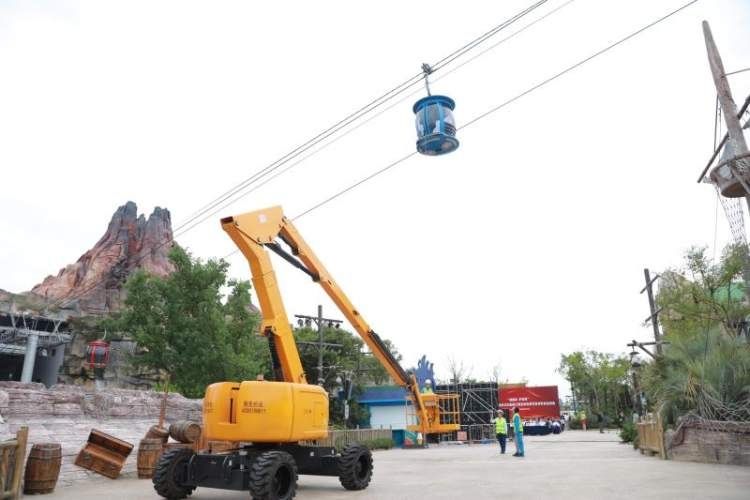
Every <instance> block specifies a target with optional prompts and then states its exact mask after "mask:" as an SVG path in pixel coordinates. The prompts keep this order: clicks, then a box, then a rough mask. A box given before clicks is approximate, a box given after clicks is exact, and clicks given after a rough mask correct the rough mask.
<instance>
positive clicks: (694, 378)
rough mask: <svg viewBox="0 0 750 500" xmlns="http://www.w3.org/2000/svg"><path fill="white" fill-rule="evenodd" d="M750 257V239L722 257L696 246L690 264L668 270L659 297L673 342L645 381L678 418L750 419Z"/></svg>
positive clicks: (667, 412) (650, 393)
mask: <svg viewBox="0 0 750 500" xmlns="http://www.w3.org/2000/svg"><path fill="white" fill-rule="evenodd" d="M747 262H748V261H747V251H746V248H745V247H744V246H740V245H734V246H729V247H727V248H726V249H725V250H724V252H723V254H722V256H721V258H720V259H719V261H718V262H713V261H712V260H711V259H709V258H708V257H707V256H706V251H705V249H703V248H692V249H690V250H689V251H688V252H687V254H686V256H685V266H684V268H683V269H681V270H671V271H668V272H666V273H663V274H662V280H661V283H660V289H659V294H658V297H657V302H658V304H659V306H660V307H661V309H662V313H661V314H660V318H661V324H662V327H663V329H664V333H665V339H666V340H667V341H668V344H667V345H665V346H664V348H663V356H660V357H658V358H657V359H656V360H655V361H653V362H651V363H648V364H647V365H646V366H645V367H644V369H643V377H642V381H643V386H644V388H645V390H646V393H647V395H648V397H649V400H650V401H654V402H657V403H658V407H660V408H663V410H664V415H665V417H666V420H667V421H668V422H670V423H673V422H675V421H676V419H677V417H679V416H680V415H684V414H686V413H693V414H697V415H699V416H702V417H704V418H707V419H711V420H748V419H750V346H748V342H747V332H746V329H747V319H748V317H749V316H750V305H749V303H748V300H747V298H746V296H745V293H746V288H745V282H744V279H743V274H745V272H746V269H747Z"/></svg>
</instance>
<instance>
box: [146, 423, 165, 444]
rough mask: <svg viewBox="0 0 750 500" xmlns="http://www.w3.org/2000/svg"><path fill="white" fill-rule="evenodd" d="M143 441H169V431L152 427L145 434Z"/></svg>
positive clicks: (155, 426)
mask: <svg viewBox="0 0 750 500" xmlns="http://www.w3.org/2000/svg"><path fill="white" fill-rule="evenodd" d="M145 439H161V442H162V443H166V442H167V441H169V431H168V430H167V429H165V428H164V427H159V426H158V425H152V426H151V428H149V430H148V432H147V433H146V437H145Z"/></svg>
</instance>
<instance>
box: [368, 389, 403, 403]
mask: <svg viewBox="0 0 750 500" xmlns="http://www.w3.org/2000/svg"><path fill="white" fill-rule="evenodd" d="M357 402H358V403H360V404H366V405H392V404H405V403H406V389H404V388H403V387H399V386H397V385H375V386H370V387H365V389H364V391H362V395H361V396H360V397H359V398H358V399H357Z"/></svg>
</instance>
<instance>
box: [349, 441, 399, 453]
mask: <svg viewBox="0 0 750 500" xmlns="http://www.w3.org/2000/svg"><path fill="white" fill-rule="evenodd" d="M344 443H345V441H344V438H339V439H337V440H336V442H335V443H334V447H335V448H336V451H338V452H339V453H340V452H341V451H342V450H343V449H344V448H346V444H344ZM359 444H361V445H362V446H366V447H367V448H368V449H370V450H390V449H391V448H393V439H391V438H377V439H367V440H364V441H359Z"/></svg>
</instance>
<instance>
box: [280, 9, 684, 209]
mask: <svg viewBox="0 0 750 500" xmlns="http://www.w3.org/2000/svg"><path fill="white" fill-rule="evenodd" d="M696 2H698V0H691V1H690V2H688V3H686V4H684V5H682V6H681V7H679V8H677V9H675V10H673V11H672V12H670V13H668V14H666V15H664V16H662V17H660V18H659V19H657V20H655V21H653V22H651V23H649V24H647V25H646V26H644V27H642V28H640V29H638V30H636V31H634V32H633V33H631V34H629V35H627V36H626V37H624V38H621V39H620V40H618V41H616V42H614V43H612V44H610V45H608V46H607V47H605V48H603V49H601V50H599V51H597V52H594V53H593V54H592V55H590V56H588V57H586V58H584V59H582V60H580V61H579V62H577V63H575V64H573V65H572V66H568V67H567V68H565V69H564V70H562V71H560V72H559V73H556V74H555V75H553V76H551V77H549V78H547V79H545V80H542V81H541V82H539V83H537V84H536V85H534V86H532V87H530V88H529V89H527V90H525V91H523V92H521V93H520V94H518V95H516V96H514V97H512V98H510V99H508V100H507V101H505V102H503V103H501V104H498V105H497V106H494V107H492V108H490V109H489V110H487V111H485V112H484V113H481V114H480V115H478V116H476V117H474V118H472V119H471V120H469V121H468V122H467V123H466V124H464V125H463V126H461V127H458V129H457V130H462V129H465V128H467V127H470V126H471V125H473V124H475V123H477V122H478V121H480V120H481V119H483V118H485V117H487V116H489V115H491V114H492V113H495V112H497V111H499V110H500V109H502V108H504V107H506V106H508V105H509V104H511V103H513V102H515V101H517V100H519V99H521V98H522V97H524V96H526V95H528V94H530V93H532V92H534V91H535V90H537V89H539V88H541V87H543V86H545V85H547V84H548V83H550V82H552V81H554V80H557V79H558V78H560V77H561V76H563V75H565V74H566V73H569V72H571V71H573V70H574V69H576V68H578V67H580V66H582V65H584V64H586V63H587V62H589V61H591V60H592V59H594V58H596V57H598V56H600V55H602V54H604V53H606V52H608V51H610V50H612V49H613V48H615V47H617V46H618V45H620V44H622V43H624V42H626V41H628V40H630V39H631V38H633V37H635V36H637V35H639V34H641V33H643V32H644V31H646V30H648V29H649V28H652V27H653V26H656V25H657V24H659V23H661V22H663V21H666V20H667V19H669V18H670V17H672V16H674V15H675V14H677V13H679V12H681V11H682V10H684V9H686V8H688V7H690V6H691V5H693V4H694V3H696ZM415 154H416V152H412V153H410V154H408V155H406V156H404V157H402V158H400V159H398V160H396V161H395V162H393V163H391V164H389V165H386V166H385V167H384V168H381V169H380V170H377V171H375V172H373V173H372V174H370V175H368V176H367V177H365V178H363V179H361V180H359V181H357V182H355V183H354V184H352V185H350V186H348V187H346V188H344V189H342V190H341V191H338V192H336V193H334V194H333V195H331V196H329V197H328V198H326V199H325V200H323V201H321V202H319V203H316V204H315V205H313V206H312V207H310V208H308V209H307V210H305V211H303V212H301V213H300V214H298V215H296V216H295V217H293V218H292V220H297V219H299V218H300V217H304V216H305V215H307V214H309V213H311V212H313V211H314V210H317V209H318V208H320V207H322V206H323V205H326V204H327V203H330V202H331V201H333V200H335V199H336V198H338V197H339V196H341V195H343V194H345V193H347V192H349V191H351V190H352V189H354V188H355V187H357V186H360V185H361V184H364V183H365V182H367V181H369V180H371V179H373V178H374V177H377V176H378V175H380V174H382V173H384V172H387V171H388V170H390V169H391V168H393V167H395V166H396V165H398V164H400V163H402V162H403V161H406V160H407V159H409V158H411V157H412V156H414V155H415Z"/></svg>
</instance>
